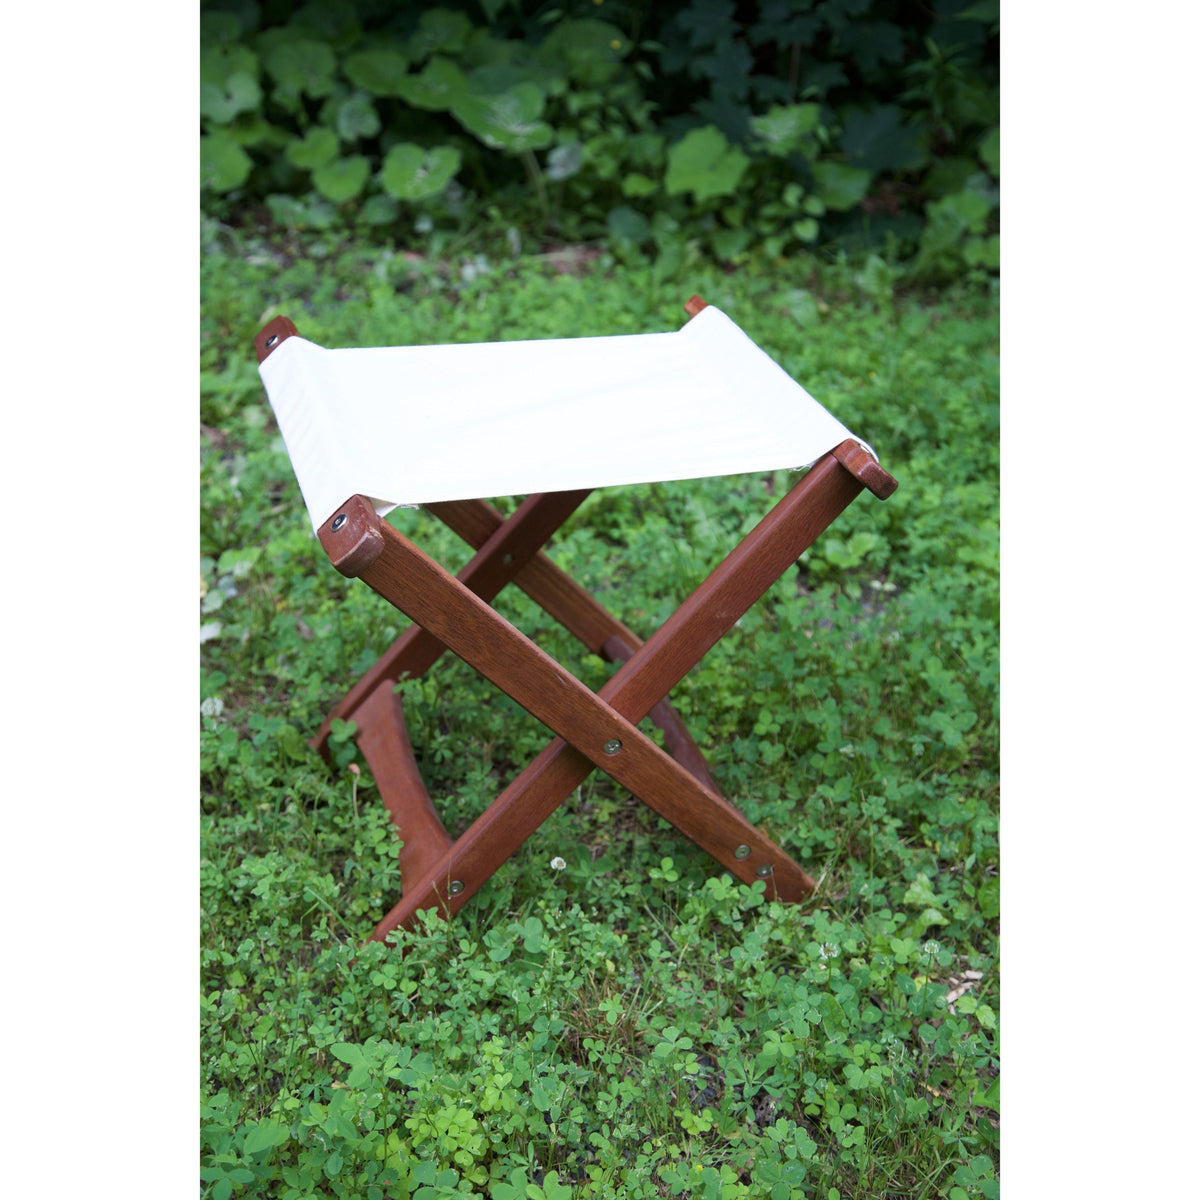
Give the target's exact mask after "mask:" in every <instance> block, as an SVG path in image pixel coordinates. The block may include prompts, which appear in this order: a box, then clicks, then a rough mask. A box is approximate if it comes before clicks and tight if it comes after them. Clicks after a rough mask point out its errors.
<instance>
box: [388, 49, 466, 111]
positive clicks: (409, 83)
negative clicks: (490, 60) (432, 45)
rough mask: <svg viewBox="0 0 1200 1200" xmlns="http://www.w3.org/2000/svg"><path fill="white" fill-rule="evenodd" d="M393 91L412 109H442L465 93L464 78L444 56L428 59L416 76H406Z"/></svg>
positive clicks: (449, 105) (448, 106)
mask: <svg viewBox="0 0 1200 1200" xmlns="http://www.w3.org/2000/svg"><path fill="white" fill-rule="evenodd" d="M396 94H397V95H399V96H400V97H401V98H402V99H404V100H407V101H408V103H409V104H411V105H413V106H414V107H415V108H425V109H429V110H430V111H432V112H444V111H445V110H446V109H448V108H450V107H451V106H452V105H453V104H455V103H456V102H457V101H459V100H460V99H461V98H462V97H464V96H465V95H466V94H467V77H466V76H465V75H464V74H463V73H462V71H460V70H459V69H458V67H456V66H455V65H454V63H452V62H451V61H450V60H449V59H446V58H431V59H430V60H429V62H428V63H427V64H426V66H425V69H424V70H423V71H422V72H421V73H420V74H419V75H408V76H406V77H405V78H404V79H403V80H401V81H400V82H399V83H397V85H396Z"/></svg>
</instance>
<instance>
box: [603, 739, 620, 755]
mask: <svg viewBox="0 0 1200 1200" xmlns="http://www.w3.org/2000/svg"><path fill="white" fill-rule="evenodd" d="M620 748H621V743H620V742H619V741H618V740H617V739H616V738H610V739H609V740H608V741H607V742H605V743H604V753H605V754H616V752H617V751H618V750H620Z"/></svg>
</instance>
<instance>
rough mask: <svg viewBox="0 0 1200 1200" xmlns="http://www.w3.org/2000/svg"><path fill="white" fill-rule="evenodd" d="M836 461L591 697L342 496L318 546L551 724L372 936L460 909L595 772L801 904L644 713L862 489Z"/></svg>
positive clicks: (764, 844)
mask: <svg viewBox="0 0 1200 1200" xmlns="http://www.w3.org/2000/svg"><path fill="white" fill-rule="evenodd" d="M862 486H863V484H862V482H861V481H860V480H859V479H858V478H857V477H856V475H855V474H853V473H851V472H850V471H849V470H847V469H844V468H843V467H842V466H841V464H839V463H838V461H837V459H836V458H835V457H834V456H833V455H827V456H826V457H825V458H824V459H823V460H821V462H820V463H818V464H817V465H816V466H815V467H814V468H813V470H812V471H811V472H809V474H808V475H807V476H805V477H804V479H802V480H801V482H800V483H799V484H797V486H796V487H795V488H793V489H792V491H791V492H789V493H788V495H787V496H786V497H784V499H783V500H782V501H780V503H779V505H777V506H776V508H775V509H774V510H772V512H771V513H769V514H768V515H767V517H765V518H764V519H763V521H762V522H760V524H759V525H758V526H757V527H756V528H755V530H754V531H752V532H751V534H750V535H748V536H747V537H746V538H745V539H744V540H743V542H742V543H741V544H740V545H739V546H738V547H737V548H736V549H735V550H734V551H733V552H732V553H731V554H730V555H729V556H728V557H727V558H726V560H725V561H724V562H723V563H722V564H721V565H720V566H719V567H718V568H717V569H716V570H715V571H714V572H713V573H712V575H710V576H709V578H708V579H707V580H706V581H705V582H704V583H703V584H701V586H700V587H699V588H698V589H697V590H696V592H695V593H693V595H692V596H691V597H689V598H688V600H686V601H685V602H684V604H683V605H681V606H680V608H679V609H678V610H677V611H676V613H675V614H674V615H673V616H672V617H671V618H670V619H669V620H668V621H667V622H666V623H665V624H664V625H663V627H662V628H661V629H660V630H659V631H658V632H657V633H656V634H655V635H654V637H652V638H651V639H650V640H649V641H648V642H646V643H645V644H644V645H643V646H641V648H640V649H638V650H637V651H635V652H634V654H633V655H632V657H631V658H630V659H629V661H628V662H627V663H626V665H625V666H624V667H623V668H622V669H621V670H620V671H619V672H618V673H617V675H615V676H614V677H613V679H612V680H610V681H609V683H608V684H607V685H606V686H605V688H603V689H602V690H601V692H600V694H599V695H598V696H597V695H594V694H593V693H591V692H590V691H588V690H587V689H586V688H585V687H584V686H583V685H582V684H580V683H579V682H578V681H577V680H576V679H574V677H573V676H571V675H569V674H568V673H567V672H565V671H564V670H563V669H562V668H561V667H560V666H559V665H558V664H557V663H555V662H553V660H551V659H549V658H548V656H546V655H545V654H544V653H543V652H542V651H540V650H539V649H538V648H537V647H536V646H535V645H534V644H533V643H531V642H529V641H528V639H526V638H524V636H523V635H522V634H520V633H519V632H518V631H517V630H515V629H513V628H512V626H510V625H509V624H508V623H507V622H506V621H504V619H503V618H502V617H500V616H499V615H498V614H496V613H495V612H494V610H492V609H491V608H489V607H488V606H487V605H484V604H482V602H480V601H479V599H478V598H477V597H476V596H474V595H473V594H472V593H471V592H470V591H469V590H468V589H466V588H465V587H463V586H462V584H461V583H459V582H458V581H456V580H455V579H454V578H453V577H452V576H450V575H449V574H448V573H446V572H445V571H443V570H442V568H440V567H439V566H438V565H437V564H436V563H434V562H433V561H432V560H430V559H428V558H427V556H425V555H423V554H422V553H421V552H420V551H419V550H418V549H417V548H416V547H415V546H413V545H412V544H411V543H410V542H408V540H407V539H405V538H403V537H402V536H401V535H399V534H397V533H396V531H395V530H393V529H391V528H390V527H385V526H381V524H380V523H379V522H378V520H377V518H375V516H374V513H373V512H372V511H371V510H370V508H369V506H367V505H366V503H365V502H364V501H361V500H359V499H357V498H355V499H354V500H352V501H350V502H348V504H347V506H346V519H345V520H343V522H342V526H343V528H342V531H341V536H338V535H337V534H336V532H335V531H333V530H332V529H331V528H330V527H329V526H327V527H325V528H323V529H322V531H321V536H322V543H323V544H324V545H325V548H326V550H327V551H328V552H329V554H330V558H331V559H332V560H333V561H334V563H335V565H336V566H337V567H338V569H339V570H342V571H343V573H347V574H356V575H359V576H361V577H362V578H363V580H364V581H365V582H367V583H368V584H369V585H370V586H371V587H373V588H374V589H375V590H376V591H378V592H379V593H380V594H381V595H383V596H385V597H386V598H387V599H389V600H391V601H392V603H394V604H396V606H397V607H399V608H400V609H401V610H402V611H405V612H408V613H409V615H410V616H412V617H413V619H414V620H416V621H417V622H419V623H420V624H421V625H423V626H426V627H428V628H429V629H430V630H431V632H432V633H433V634H434V635H435V636H436V637H438V638H439V640H441V641H442V642H444V643H445V644H447V645H449V646H450V647H451V648H452V649H454V651H455V652H456V653H458V654H459V655H460V656H461V657H463V658H464V659H465V660H466V661H468V662H469V663H470V664H471V665H472V666H474V667H475V668H476V669H477V670H479V671H480V672H481V673H482V674H484V675H485V676H487V677H488V678H489V679H491V680H492V681H493V682H495V683H496V684H497V685H498V686H500V687H501V688H502V689H503V690H504V691H506V692H507V693H508V694H509V695H510V696H512V697H513V698H514V699H515V700H516V701H517V702H518V703H519V704H521V705H522V707H524V708H525V709H527V711H529V712H531V713H532V714H533V715H534V716H536V717H538V719H540V720H542V721H543V722H544V723H545V724H547V725H548V726H550V728H551V729H553V730H554V731H555V732H557V733H558V734H559V735H560V737H561V738H562V739H563V740H562V741H559V742H555V743H552V744H551V745H550V746H549V747H547V749H546V751H544V752H543V753H542V754H541V755H539V757H538V759H536V760H535V761H534V763H533V764H531V765H530V767H529V768H527V769H526V771H525V772H523V773H522V775H521V776H520V777H519V778H518V779H517V780H515V781H514V783H513V784H512V785H510V787H509V788H507V789H506V790H505V792H504V793H502V794H501V796H500V797H499V798H498V799H497V800H496V801H495V802H494V803H493V805H492V806H491V807H490V808H489V809H488V811H487V812H485V813H484V814H483V816H482V817H480V818H479V820H478V821H476V823H475V824H474V825H473V826H472V827H471V829H470V830H468V831H467V833H466V834H464V835H463V837H461V838H460V839H459V840H458V841H457V842H456V843H455V844H454V845H453V846H452V847H450V848H449V849H448V850H447V851H446V852H445V853H444V854H443V855H442V857H441V858H440V859H439V860H438V861H437V862H436V863H434V864H433V866H432V867H431V868H430V869H429V871H428V872H427V873H426V874H425V876H423V877H422V878H421V879H420V880H416V881H414V883H413V884H412V885H411V886H406V889H405V896H404V898H403V899H402V901H401V903H400V905H398V906H397V907H396V908H395V909H393V911H392V913H390V914H388V916H387V917H386V918H385V919H384V921H382V922H381V923H380V926H379V928H378V929H377V931H376V934H377V936H385V934H386V932H387V930H388V929H391V928H395V927H396V926H397V925H399V924H403V923H407V922H408V921H409V920H411V918H412V917H413V916H414V915H415V913H416V912H417V911H419V910H420V909H422V908H425V907H432V906H438V905H440V906H441V907H443V908H444V909H446V910H447V911H450V912H453V911H456V910H457V908H458V907H460V906H461V904H462V903H464V902H465V901H466V899H468V898H469V897H470V896H471V895H472V894H473V893H474V892H475V891H476V890H477V889H478V888H479V887H480V886H482V884H483V882H484V881H485V880H486V879H487V878H488V877H490V875H491V874H492V873H493V872H494V871H495V870H496V868H497V867H498V866H499V865H500V864H501V863H502V862H503V861H505V859H506V858H507V857H509V856H510V855H511V854H512V853H513V851H515V849H517V848H518V847H519V846H520V845H521V844H522V843H523V842H524V840H525V839H526V838H527V837H528V836H529V834H530V833H532V832H533V830H534V829H536V828H537V826H538V825H539V824H540V823H541V822H542V821H543V820H544V819H545V817H546V816H548V815H549V813H551V812H553V811H554V809H555V808H556V807H557V806H558V805H559V804H560V803H561V802H562V800H563V799H565V797H566V796H567V795H569V793H570V792H571V790H572V789H573V788H575V787H577V786H578V784H579V783H580V782H581V781H582V779H583V778H586V775H587V774H588V772H589V771H590V770H591V769H592V767H593V766H600V767H602V768H603V769H604V770H605V771H607V772H608V773H609V774H610V775H612V777H613V778H614V779H616V780H617V781H618V782H620V783H622V784H623V785H624V786H626V787H627V788H629V790H630V791H632V792H633V793H634V794H635V795H637V796H638V797H639V798H640V799H642V800H643V801H644V802H645V803H647V804H648V805H649V806H650V807H652V808H654V809H655V810H656V811H658V812H659V813H660V814H661V815H663V816H664V817H666V818H667V820H669V821H671V823H672V824H674V825H675V826H676V827H677V828H678V829H680V831H681V832H683V833H684V834H685V835H686V836H688V837H689V838H691V839H692V840H693V841H695V842H696V843H697V844H698V845H700V846H702V847H703V848H704V849H706V850H708V852H709V853H710V854H712V855H713V857H715V858H716V859H718V861H720V862H721V863H722V864H723V865H724V866H725V867H727V869H729V870H730V871H731V872H732V873H733V874H734V875H736V876H737V877H738V878H740V879H743V880H744V881H746V882H751V881H753V880H754V879H756V878H766V879H767V881H768V883H769V887H770V890H771V891H772V893H773V894H776V895H778V896H779V897H780V898H783V899H792V900H794V899H800V898H802V897H804V896H805V895H808V894H810V893H811V891H812V889H813V887H814V884H813V881H812V879H811V878H810V877H809V876H808V875H807V874H806V873H805V872H804V871H803V870H802V869H801V868H800V867H799V865H798V864H796V863H794V862H793V861H792V860H791V859H790V858H789V857H788V856H787V855H786V854H784V853H783V851H782V850H780V849H779V847H777V846H775V845H774V843H772V842H771V841H770V840H769V839H767V838H765V837H764V836H763V835H762V834H761V833H759V832H758V831H757V830H756V829H754V827H753V826H752V825H750V824H749V822H747V821H746V820H745V818H744V817H743V816H742V815H741V814H740V813H739V812H738V811H737V810H736V809H735V808H733V806H732V805H730V804H728V802H727V801H725V800H724V799H723V798H721V797H720V796H719V795H717V794H716V793H714V792H713V791H712V790H711V789H709V788H708V787H706V786H704V785H703V784H702V783H700V782H699V781H698V780H697V779H696V778H694V777H693V776H692V775H690V774H688V773H687V772H686V771H685V770H683V769H682V768H681V767H680V766H679V764H677V763H676V762H674V761H673V760H671V759H670V758H668V757H667V756H666V755H665V754H663V752H662V751H660V750H659V749H658V748H657V747H656V746H655V745H654V744H653V743H652V742H650V741H649V739H647V738H645V737H644V735H642V734H641V733H640V732H639V731H638V730H637V729H636V727H635V726H634V724H633V723H632V722H636V721H638V720H640V719H641V718H642V717H643V716H644V715H645V714H646V713H647V712H648V711H649V710H650V709H651V708H652V707H653V706H654V705H655V704H657V703H658V702H659V701H660V700H661V698H662V696H663V695H665V693H666V692H667V691H668V690H669V689H670V688H671V687H673V686H674V685H675V684H676V683H678V681H679V679H681V678H682V677H683V675H684V674H686V673H687V671H688V670H690V669H691V667H692V666H694V665H695V663H696V662H698V661H699V659H700V658H701V657H702V656H703V655H704V654H705V653H706V652H707V651H708V649H709V648H711V646H712V645H714V644H715V643H716V641H718V640H719V638H720V637H721V636H722V635H723V634H724V633H725V632H727V630H728V629H729V628H730V627H731V626H732V624H733V623H734V621H736V620H737V619H738V618H739V617H740V616H741V615H742V614H743V613H744V612H745V611H746V609H748V608H749V606H750V605H751V604H752V603H754V601H755V600H757V599H758V598H759V596H760V595H761V593H762V592H763V591H765V590H766V588H767V587H769V586H770V584H771V583H772V582H773V581H774V580H775V579H776V578H778V576H779V575H780V574H782V573H783V571H784V570H786V569H787V567H788V566H789V565H790V564H791V563H792V562H794V561H795V559H796V558H797V557H799V555H800V553H801V552H802V551H803V550H804V549H805V548H806V547H807V546H808V545H810V544H811V543H812V541H813V540H815V538H816V537H817V536H818V535H819V533H820V532H821V531H822V530H823V529H824V528H825V527H826V526H827V525H828V524H829V523H830V522H831V521H832V520H833V519H834V518H835V517H836V516H837V514H838V513H840V512H841V511H842V509H844V508H845V507H846V505H847V504H849V503H850V501H851V500H852V499H853V498H854V496H856V495H857V494H858V492H859V491H860V490H861V489H862Z"/></svg>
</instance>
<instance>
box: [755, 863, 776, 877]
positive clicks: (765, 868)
mask: <svg viewBox="0 0 1200 1200" xmlns="http://www.w3.org/2000/svg"><path fill="white" fill-rule="evenodd" d="M774 869H775V868H774V867H772V866H771V864H770V863H763V865H762V866H761V867H759V868H758V877H759V879H770V878H771V872H772V871H773V870H774Z"/></svg>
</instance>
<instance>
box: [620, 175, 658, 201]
mask: <svg viewBox="0 0 1200 1200" xmlns="http://www.w3.org/2000/svg"><path fill="white" fill-rule="evenodd" d="M621 191H622V192H623V193H624V194H625V195H626V196H628V197H629V198H630V199H631V200H634V199H636V198H637V197H638V196H649V195H651V194H652V193H653V192H657V191H658V184H657V183H655V181H654V180H653V179H651V178H650V176H649V175H643V174H642V173H641V172H640V171H631V172H630V173H629V174H628V175H626V176H625V178H624V179H622V180H621Z"/></svg>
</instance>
